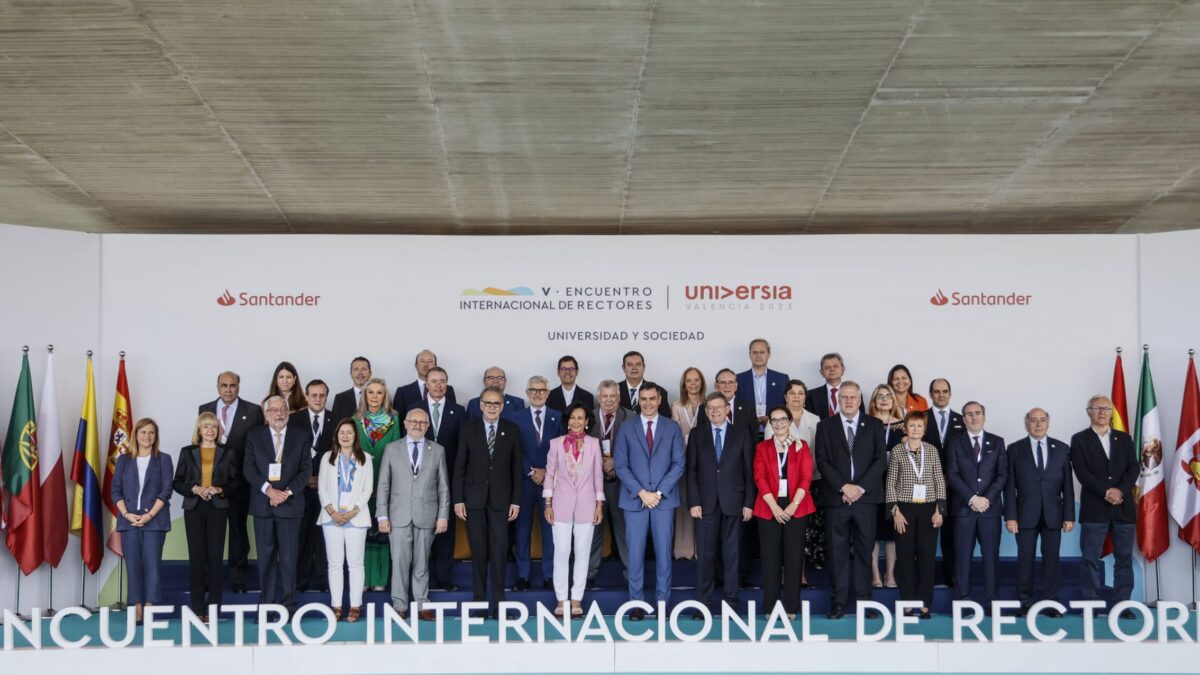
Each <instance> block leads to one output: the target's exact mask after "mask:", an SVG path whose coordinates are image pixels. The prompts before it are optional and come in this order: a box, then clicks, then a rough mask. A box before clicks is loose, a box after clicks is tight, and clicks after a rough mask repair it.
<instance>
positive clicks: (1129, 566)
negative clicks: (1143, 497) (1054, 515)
mask: <svg viewBox="0 0 1200 675" xmlns="http://www.w3.org/2000/svg"><path fill="white" fill-rule="evenodd" d="M1087 414H1088V419H1089V420H1090V421H1091V426H1090V427H1089V428H1087V429H1084V430H1083V431H1080V432H1079V433H1077V434H1075V435H1074V436H1072V437H1071V466H1072V467H1073V468H1074V469H1075V477H1076V478H1078V479H1079V528H1080V533H1079V549H1080V553H1081V554H1082V555H1083V571H1082V583H1081V591H1082V595H1083V599H1084V600H1097V599H1101V597H1100V593H1101V591H1102V590H1103V589H1104V562H1103V561H1102V560H1101V559H1100V555H1101V551H1102V550H1103V548H1104V539H1105V537H1106V536H1111V537H1112V547H1113V559H1114V561H1115V562H1114V565H1113V588H1112V592H1111V593H1107V595H1108V597H1107V598H1106V599H1107V600H1108V606H1109V607H1110V608H1111V607H1112V606H1113V605H1114V604H1116V603H1118V602H1121V601H1123V600H1128V599H1129V596H1130V594H1131V593H1133V543H1134V537H1135V534H1136V529H1137V507H1136V506H1135V505H1134V501H1133V486H1134V484H1135V483H1136V482H1137V479H1138V472H1139V469H1138V458H1137V453H1135V452H1134V448H1133V439H1132V438H1130V437H1129V434H1127V433H1125V432H1123V431H1117V430H1116V429H1113V428H1112V427H1111V426H1109V424H1110V422H1111V421H1112V401H1110V400H1109V398H1108V397H1107V396H1103V395H1097V396H1093V397H1092V398H1091V400H1089V401H1088V407H1087ZM1121 618H1122V619H1132V618H1134V613H1133V611H1132V610H1128V609H1127V610H1125V611H1123V612H1121Z"/></svg>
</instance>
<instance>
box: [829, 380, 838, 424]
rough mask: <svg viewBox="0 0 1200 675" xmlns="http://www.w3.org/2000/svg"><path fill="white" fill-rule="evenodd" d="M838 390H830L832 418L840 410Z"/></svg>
mask: <svg viewBox="0 0 1200 675" xmlns="http://www.w3.org/2000/svg"><path fill="white" fill-rule="evenodd" d="M837 390H838V388H837V387H830V388H829V416H830V417H833V415H834V413H836V412H837V409H838V408H837Z"/></svg>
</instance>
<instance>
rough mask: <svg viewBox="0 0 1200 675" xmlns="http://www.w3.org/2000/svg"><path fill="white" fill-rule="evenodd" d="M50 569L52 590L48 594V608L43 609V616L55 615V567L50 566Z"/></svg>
mask: <svg viewBox="0 0 1200 675" xmlns="http://www.w3.org/2000/svg"><path fill="white" fill-rule="evenodd" d="M49 571H50V592H49V593H47V595H46V609H44V610H42V616H54V567H53V566H50V567H49Z"/></svg>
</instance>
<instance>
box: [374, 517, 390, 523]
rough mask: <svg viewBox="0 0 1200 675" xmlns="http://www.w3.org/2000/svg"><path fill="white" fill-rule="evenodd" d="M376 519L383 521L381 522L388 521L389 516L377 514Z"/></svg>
mask: <svg viewBox="0 0 1200 675" xmlns="http://www.w3.org/2000/svg"><path fill="white" fill-rule="evenodd" d="M375 520H377V521H379V522H381V523H386V522H387V521H388V517H387V516H377V517H376V518H375Z"/></svg>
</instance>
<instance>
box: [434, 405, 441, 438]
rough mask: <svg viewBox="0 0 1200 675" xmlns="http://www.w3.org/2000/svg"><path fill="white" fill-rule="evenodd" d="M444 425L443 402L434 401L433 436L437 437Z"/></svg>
mask: <svg viewBox="0 0 1200 675" xmlns="http://www.w3.org/2000/svg"><path fill="white" fill-rule="evenodd" d="M441 426H442V402H441V401H434V402H433V436H434V438H437V435H438V429H440V428H441Z"/></svg>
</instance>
